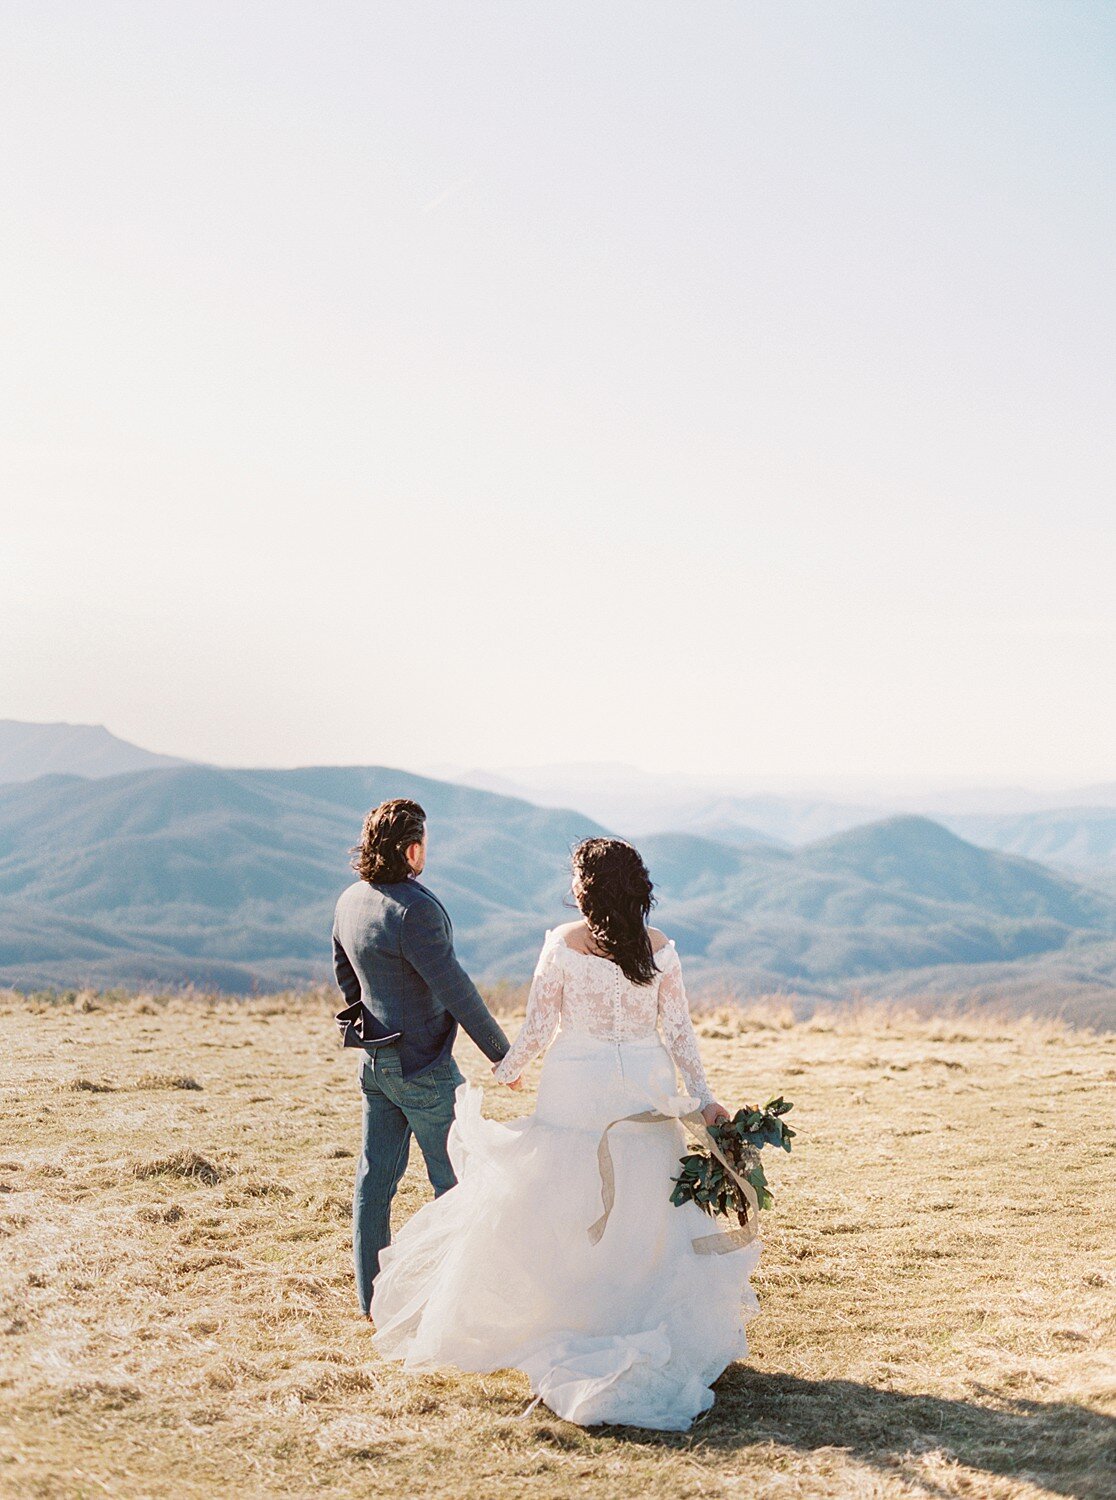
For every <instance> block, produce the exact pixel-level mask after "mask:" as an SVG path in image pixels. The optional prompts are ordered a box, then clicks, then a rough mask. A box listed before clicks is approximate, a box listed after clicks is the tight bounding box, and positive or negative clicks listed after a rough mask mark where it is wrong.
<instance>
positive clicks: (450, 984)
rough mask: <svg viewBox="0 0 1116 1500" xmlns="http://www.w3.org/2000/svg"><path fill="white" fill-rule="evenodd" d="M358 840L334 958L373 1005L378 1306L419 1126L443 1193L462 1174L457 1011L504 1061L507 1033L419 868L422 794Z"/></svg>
mask: <svg viewBox="0 0 1116 1500" xmlns="http://www.w3.org/2000/svg"><path fill="white" fill-rule="evenodd" d="M353 852H354V854H355V855H356V858H355V859H354V860H353V868H354V870H356V872H357V873H358V875H359V876H360V879H359V880H358V881H356V882H355V883H354V884H353V885H351V886H349V888H348V889H347V890H345V891H343V892H342V894H341V897H340V899H339V900H338V902H337V910H336V912H335V914H334V919H333V969H334V973H335V974H336V976H337V983H338V984H339V985H340V987H341V989H342V991H343V993H344V995H345V999H346V1001H347V1002H348V1003H349V1004H350V1005H353V1004H355V1003H357V1002H358V1001H363V1003H364V1006H365V1008H366V1010H367V1011H368V1012H370V1015H371V1023H370V1024H369V1022H368V1021H367V1020H366V1022H365V1025H364V1026H363V1028H362V1035H363V1036H364V1037H365V1040H364V1045H365V1046H366V1047H367V1049H368V1056H367V1057H366V1058H365V1060H364V1062H363V1063H362V1065H361V1071H360V1086H361V1089H362V1090H363V1093H364V1141H363V1145H362V1149H361V1156H360V1161H359V1163H358V1165H357V1172H356V1187H355V1190H354V1193H353V1260H354V1264H355V1267H356V1282H357V1294H358V1296H359V1297H360V1305H361V1308H362V1310H363V1312H364V1315H365V1316H366V1317H367V1316H368V1310H369V1304H370V1303H371V1301H372V1283H373V1281H374V1279H375V1277H376V1273H377V1271H378V1270H379V1268H380V1252H381V1250H383V1248H384V1247H385V1245H387V1244H389V1243H390V1241H391V1200H392V1199H393V1198H394V1196H395V1190H396V1188H397V1187H398V1186H399V1183H400V1180H401V1178H402V1176H403V1173H404V1172H405V1171H406V1169H407V1156H408V1153H409V1151H410V1145H411V1136H412V1135H414V1136H415V1138H416V1139H417V1141H418V1143H419V1147H420V1148H421V1150H422V1154H423V1156H424V1157H425V1159H426V1171H427V1175H428V1176H429V1178H430V1185H431V1187H433V1189H434V1194H435V1197H437V1196H439V1195H440V1194H442V1193H444V1192H445V1191H446V1190H447V1189H448V1188H451V1187H453V1186H454V1183H455V1182H456V1180H457V1179H456V1177H455V1176H454V1172H453V1167H452V1166H451V1165H450V1160H449V1155H448V1153H447V1150H446V1139H447V1136H448V1135H449V1128H450V1125H451V1124H452V1122H453V1106H454V1090H455V1089H456V1088H457V1086H458V1084H460V1083H463V1082H464V1078H463V1076H462V1074H461V1071H460V1069H459V1068H458V1066H457V1064H456V1063H455V1062H454V1060H453V1043H454V1038H455V1037H456V1035H457V1026H458V1022H460V1024H461V1025H462V1026H464V1028H465V1030H466V1031H467V1032H468V1033H469V1035H470V1036H471V1037H472V1039H473V1041H474V1042H476V1044H477V1046H478V1047H479V1048H480V1049H481V1051H482V1052H483V1053H484V1054H485V1056H486V1057H487V1058H489V1059H490V1060H491V1061H492V1062H494V1063H495V1062H499V1061H500V1059H501V1058H502V1057H503V1056H504V1054H505V1052H507V1050H508V1039H507V1037H506V1036H505V1035H504V1033H503V1031H502V1030H501V1029H500V1027H499V1025H498V1024H497V1022H496V1021H495V1019H494V1018H493V1016H492V1014H491V1012H490V1011H489V1009H488V1007H487V1006H486V1005H485V1003H484V1001H483V1000H482V999H481V996H480V994H479V993H478V991H477V988H476V986H475V985H474V984H473V981H472V980H471V979H470V978H469V976H468V975H467V974H466V973H465V970H464V969H463V968H462V967H461V965H460V964H459V963H458V961H457V958H456V956H455V954H454V951H453V928H452V926H451V923H450V919H449V913H448V912H447V911H446V909H445V907H444V906H443V905H442V903H441V902H440V901H439V900H438V898H437V896H435V895H434V893H433V892H432V891H430V890H427V888H426V886H424V885H420V884H419V881H418V880H417V879H416V877H417V876H419V875H421V874H422V871H423V866H424V865H425V863H426V814H425V813H424V812H423V810H422V808H421V807H420V806H419V804H418V803H417V802H412V801H411V800H410V799H409V798H407V797H395V798H392V799H391V801H388V802H381V803H380V805H379V807H374V808H373V809H372V811H371V812H370V813H369V814H368V816H367V817H366V818H365V820H364V829H363V832H362V834H361V841H360V845H359V847H358V848H357V849H355V850H354V851H353ZM378 1037H384V1038H388V1039H387V1040H384V1041H382V1042H381V1041H377V1038H378Z"/></svg>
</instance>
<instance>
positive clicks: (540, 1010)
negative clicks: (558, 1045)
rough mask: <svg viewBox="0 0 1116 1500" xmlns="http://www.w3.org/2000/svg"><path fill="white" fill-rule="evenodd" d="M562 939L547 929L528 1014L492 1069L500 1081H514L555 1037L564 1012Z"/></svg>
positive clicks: (529, 1001)
mask: <svg viewBox="0 0 1116 1500" xmlns="http://www.w3.org/2000/svg"><path fill="white" fill-rule="evenodd" d="M560 941H561V939H558V938H556V937H555V935H554V931H553V929H550V930H549V931H548V932H547V934H546V941H545V942H544V943H543V946H542V952H541V953H540V954H539V961H538V963H537V964H536V965H535V973H534V977H533V978H532V980H531V989H530V991H529V993H528V995H527V1016H526V1019H525V1020H524V1022H523V1025H522V1026H521V1027H520V1029H519V1035H518V1036H517V1037H516V1039H515V1041H514V1042H513V1043H512V1044H511V1047H510V1048H509V1050H508V1052H507V1054H506V1055H505V1057H504V1059H503V1061H502V1062H500V1063H499V1064H498V1066H497V1067H496V1068H495V1070H494V1072H493V1077H494V1078H495V1079H496V1081H497V1083H514V1081H515V1080H516V1079H517V1078H518V1077H519V1075H520V1074H521V1073H522V1072H523V1069H524V1068H525V1067H526V1066H527V1064H528V1063H529V1062H530V1061H531V1059H532V1058H533V1057H538V1055H539V1053H540V1052H545V1051H546V1049H547V1047H549V1046H550V1043H551V1042H552V1041H553V1040H554V1033H555V1032H556V1031H557V1030H558V1022H559V1019H560V1018H561V1015H562V977H563V969H562V956H561V954H560V953H558V951H557V948H558V944H559V942H560Z"/></svg>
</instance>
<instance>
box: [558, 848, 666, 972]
mask: <svg viewBox="0 0 1116 1500" xmlns="http://www.w3.org/2000/svg"><path fill="white" fill-rule="evenodd" d="M571 857H572V861H573V869H574V874H575V875H576V876H577V877H578V881H579V885H580V891H579V895H578V906H580V908H581V914H582V916H583V917H584V918H585V920H586V922H587V923H588V925H589V931H590V934H591V935H592V938H593V941H594V942H595V943H596V945H597V947H598V948H600V949H601V950H602V953H603V955H604V956H605V957H607V958H611V959H612V961H613V963H616V964H619V965H620V967H621V969H623V971H624V973H625V975H626V976H627V978H628V979H630V980H631V982H632V983H633V984H650V983H651V981H652V980H653V979H654V977H655V974H656V973H657V970H656V968H655V960H654V958H653V957H652V948H651V939H650V938H649V937H648V935H647V915H648V913H649V912H650V910H651V908H652V906H653V905H654V904H655V897H654V896H653V895H652V891H653V889H654V887H653V886H652V884H651V876H650V875H649V874H648V873H647V866H646V865H645V864H644V863H643V860H642V859H641V857H640V854H639V850H638V849H634V848H633V847H632V845H631V844H626V843H625V842H624V840H623V839H601V838H595V839H582V841H581V843H580V844H578V845H576V846H575V848H574V850H573V854H572V856H571Z"/></svg>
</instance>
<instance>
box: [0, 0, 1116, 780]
mask: <svg viewBox="0 0 1116 1500" xmlns="http://www.w3.org/2000/svg"><path fill="white" fill-rule="evenodd" d="M0 24H2V29H3V33H4V38H3V61H2V69H3V72H2V76H0V170H2V173H3V189H4V191H3V203H4V209H3V215H2V221H0V276H2V286H3V293H2V295H3V306H2V324H0V328H2V336H3V351H4V352H3V373H2V385H0V482H2V485H3V496H4V498H3V502H2V503H3V507H4V516H3V548H2V556H0V630H2V655H0V717H11V718H22V719H64V720H71V721H79V722H84V721H90V722H100V723H105V724H107V725H108V726H109V728H110V729H112V730H114V731H115V732H116V733H118V734H121V735H124V736H125V737H127V738H130V739H135V740H138V741H140V742H141V743H143V744H145V745H148V746H150V747H151V748H153V749H158V750H164V751H169V752H172V753H176V754H181V755H187V756H193V757H198V758H203V759H212V760H217V761H221V762H226V763H232V764H263V763H270V764H293V763H304V762H311V761H345V762H357V761H359V762H387V763H390V764H396V765H413V766H418V765H425V764H431V763H435V762H446V763H451V762H452V763H459V764H470V763H471V764H476V765H489V766H500V765H503V764H507V763H515V762H531V761H562V760H596V761H601V760H622V761H630V762H633V763H636V764H639V765H642V766H645V767H647V768H649V769H652V770H664V771H666V770H671V771H694V772H718V773H720V772H725V773H739V774H741V775H745V776H755V775H762V774H763V773H766V772H776V771H777V772H780V773H782V774H784V775H785V774H787V773H801V774H803V775H816V774H835V775H836V774H844V775H874V774H880V775H884V774H886V775H902V774H912V775H913V774H929V773H942V774H946V773H950V774H957V775H972V776H974V777H980V778H985V779H987V778H988V777H996V778H1001V777H1002V778H1014V779H1019V778H1022V779H1026V778H1028V777H1031V778H1050V777H1053V778H1060V779H1065V780H1067V781H1072V780H1075V779H1081V780H1088V779H1093V778H1107V779H1111V778H1112V777H1113V776H1116V690H1114V687H1113V684H1114V683H1116V485H1114V481H1116V437H1114V434H1116V422H1114V420H1113V414H1114V405H1113V397H1114V391H1113V385H1114V381H1113V371H1114V355H1113V350H1114V348H1116V327H1114V324H1116V316H1114V313H1116V275H1114V271H1116V267H1114V264H1113V260H1114V257H1113V246H1114V245H1116V191H1114V190H1116V181H1114V178H1116V171H1114V164H1116V89H1114V86H1113V76H1114V68H1116V6H1114V5H1113V4H1112V3H1111V0H1096V3H1087V0H1047V3H1042V4H1033V3H1027V0H1002V3H1001V0H961V3H956V4H954V3H950V0H917V3H916V0H906V3H904V0H879V3H870V4H869V3H855V0H841V3H840V4H833V3H832V0H817V3H801V0H799V3H795V4H792V5H786V4H775V3H770V0H764V3H744V0H738V3H734V4H719V3H714V0H701V3H700V4H696V3H695V4H684V3H681V0H671V3H656V0H633V3H613V0H591V3H584V4H583V3H571V0H549V3H547V4H537V3H529V0H506V3H492V0H468V3H464V0H456V3H444V4H428V3H422V0H396V3H393V4H377V3H370V0H362V3H328V0H327V3H322V0H303V3H299V4H290V3H276V0H266V3H258V4H252V3H244V0H237V3H234V4H229V3H227V0H222V3H220V4H207V3H201V0H179V3H166V0H135V3H128V4H116V3H111V0H86V3H69V4H58V3H52V0H3V3H2V5H0Z"/></svg>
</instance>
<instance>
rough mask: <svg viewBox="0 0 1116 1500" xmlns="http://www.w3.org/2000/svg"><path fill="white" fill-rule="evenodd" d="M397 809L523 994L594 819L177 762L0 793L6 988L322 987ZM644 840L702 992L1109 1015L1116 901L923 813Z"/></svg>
mask: <svg viewBox="0 0 1116 1500" xmlns="http://www.w3.org/2000/svg"><path fill="white" fill-rule="evenodd" d="M389 796H413V797H416V798H417V799H418V800H419V801H420V802H422V804H423V806H424V807H425V808H426V810H427V813H428V815H429V819H430V851H429V862H428V866H427V871H426V873H425V875H424V879H428V880H429V882H430V884H431V885H432V887H433V888H434V889H436V890H437V891H438V893H439V894H440V895H441V896H442V897H443V899H444V900H445V901H446V903H447V905H448V907H449V909H450V911H451V913H452V915H453V919H454V923H455V933H456V938H457V944H458V950H459V953H460V954H461V957H462V959H463V960H464V961H465V962H466V964H467V965H468V966H469V967H470V969H471V971H472V972H473V973H474V974H476V975H477V976H478V977H479V978H482V979H488V980H495V979H500V978H506V979H509V980H513V981H521V980H524V979H526V978H527V977H528V976H529V974H530V972H531V968H532V966H533V963H534V960H535V958H536V956H537V953H538V949H539V945H540V943H541V940H542V936H543V932H544V930H545V928H547V927H551V926H554V925H555V924H556V923H558V922H561V921H563V920H565V919H566V918H568V917H569V916H570V915H572V908H571V907H569V906H568V905H564V901H568V879H569V863H568V861H569V851H570V848H571V846H572V845H573V844H574V843H575V842H576V841H577V840H578V839H580V838H583V837H586V836H587V835H590V834H600V833H603V832H605V831H606V830H605V829H603V828H602V827H601V826H600V825H599V824H597V823H594V822H593V821H592V820H590V819H589V818H587V817H584V816H583V815H582V814H580V813H575V812H570V811H568V810H564V809H560V808H541V807H536V806H534V805H533V804H531V803H530V802H527V801H524V800H523V799H521V798H518V797H509V796H504V795H500V794H498V793H495V792H489V791H484V790H480V789H477V788H474V787H468V786H461V785H457V784H455V783H452V782H445V781H438V780H435V779H433V778H430V777H423V776H417V775H414V774H412V773H409V772H406V771H399V770H393V769H390V768H387V767H328V766H327V767H309V768H305V769H301V770H294V771H277V770H221V769H218V768H215V767H209V766H191V765H187V766H182V767H177V768H170V769H156V770H145V771H139V772H134V773H130V774H126V775H119V776H112V777H105V778H100V779H87V778H81V777H76V776H59V775H49V776H43V777H39V778H38V779H36V780H34V781H29V782H22V783H16V784H11V785H7V786H0V984H8V985H16V986H19V987H23V988H27V987H31V988H35V987H43V986H48V985H55V986H57V985H74V984H82V983H91V984H99V985H104V984H112V983H127V984H136V983H142V982H150V983H157V984H168V983H181V982H194V983H197V984H202V985H209V986H215V987H220V988H224V989H231V990H237V991H243V990H249V989H251V988H253V987H270V986H275V985H278V984H288V983H290V984H297V983H305V982H307V981H312V980H319V979H326V978H328V977H329V941H328V939H329V927H330V918H331V914H332V909H333V903H334V901H335V900H336V897H337V895H338V893H339V892H340V891H341V890H342V889H343V888H344V886H345V885H346V884H348V883H349V882H350V881H351V880H352V879H353V878H355V877H354V876H353V874H352V871H351V870H350V868H349V865H348V850H349V848H350V846H351V845H352V844H354V843H355V842H356V840H357V838H358V836H359V832H360V825H361V821H362V819H363V816H364V813H365V811H366V810H367V809H368V808H369V807H370V806H373V805H374V804H376V803H377V802H379V801H382V800H383V799H384V798H386V797H389ZM638 843H639V847H640V849H641V851H642V852H643V854H644V857H645V858H646V860H647V862H648V865H649V867H650V869H651V873H652V877H653V879H654V880H655V883H656V891H657V897H658V905H657V907H656V910H655V913H654V917H653V920H655V921H656V922H657V923H658V924H659V925H660V926H662V927H664V928H665V929H666V930H667V931H668V932H669V933H670V935H671V936H672V937H674V938H675V940H676V941H677V943H678V946H679V949H680V951H681V952H682V954H683V956H684V958H685V961H686V970H687V975H688V977H689V979H690V981H691V984H692V986H693V987H694V988H695V989H696V988H700V987H702V986H703V985H719V986H722V987H724V988H727V989H729V990H732V991H735V992H737V993H740V994H748V993H754V992H770V991H772V990H778V989H783V990H793V991H795V992H796V993H799V994H803V995H811V996H816V997H836V996H839V995H840V994H843V993H848V992H849V988H850V985H852V986H855V987H858V988H861V989H864V988H865V987H870V986H878V985H879V984H882V983H884V982H885V981H886V982H887V983H889V984H890V985H891V986H892V987H893V988H894V989H895V990H896V991H897V992H898V991H903V992H909V991H910V989H911V985H912V984H914V985H917V982H918V976H919V975H920V974H921V975H925V976H927V978H928V980H929V979H930V978H931V977H932V982H933V984H934V986H935V987H936V989H937V990H938V991H939V992H945V991H946V989H947V988H948V987H949V985H950V984H952V986H953V989H954V991H960V990H962V989H964V987H965V979H966V975H967V974H969V973H970V972H971V973H976V972H978V971H979V972H981V973H982V974H987V973H988V972H990V971H991V970H992V969H994V970H995V971H996V972H997V973H998V974H999V975H1000V980H999V982H1000V983H1001V984H1002V985H1003V986H1004V988H1005V990H1006V991H1011V990H1012V988H1013V987H1014V988H1016V989H1018V987H1019V986H1020V985H1023V986H1024V987H1027V986H1030V988H1031V989H1033V988H1034V980H1035V974H1036V973H1037V972H1038V971H1039V969H1041V972H1042V975H1043V976H1044V979H1043V983H1044V984H1045V986H1046V990H1045V993H1046V996H1047V999H1048V1001H1049V1002H1050V1004H1049V1005H1048V1006H1047V1007H1046V1008H1050V1006H1052V1005H1053V1004H1055V1003H1057V1002H1058V1001H1059V999H1061V1000H1064V999H1065V997H1066V995H1067V994H1078V993H1079V992H1080V994H1081V995H1084V994H1085V993H1086V992H1088V994H1089V995H1090V996H1091V997H1092V1000H1091V1001H1090V1003H1091V1004H1092V1003H1093V1002H1094V1001H1095V1005H1094V1008H1096V1006H1099V1007H1100V1009H1101V1010H1102V1011H1103V1010H1104V1009H1105V1007H1106V1006H1108V1005H1109V1004H1110V1003H1111V1004H1112V1005H1113V1010H1114V1012H1116V963H1110V960H1111V959H1113V958H1116V899H1114V897H1113V895H1112V894H1110V893H1108V892H1106V891H1104V890H1101V889H1099V888H1090V887H1086V886H1084V885H1082V884H1079V883H1078V882H1076V881H1074V880H1071V879H1069V878H1068V877H1066V876H1064V875H1061V874H1057V873H1055V872H1054V871H1052V870H1049V869H1047V868H1045V867H1044V866H1042V865H1040V864H1037V863H1035V862H1034V861H1032V860H1028V859H1024V858H1020V857H1018V856H1015V855H1008V854H1001V853H997V852H994V851H992V850H989V849H983V848H979V847H977V846H976V845H974V844H971V843H968V842H966V841H965V840H964V839H961V838H959V837H957V835H956V834H954V833H951V832H950V831H949V830H947V829H945V828H943V827H942V826H941V825H940V824H938V823H936V822H934V821H932V820H931V819H928V818H924V817H917V816H898V817H891V818H885V819H881V820H878V821H876V822H873V823H868V824H864V825H862V826H860V827H857V828H853V829H850V830H847V831H845V832H843V833H840V834H836V835H834V836H831V837H829V838H825V839H821V840H819V841H817V842H815V843H812V844H808V845H805V846H803V847H802V848H799V849H785V848H780V847H776V846H773V845H767V846H764V845H760V846H752V847H745V848H741V847H737V846H733V845H732V844H729V843H722V842H719V841H717V840H714V839H709V838H703V837H701V836H699V835H697V834H694V833H662V834H652V835H648V836H646V837H644V838H641V839H639V840H638ZM1036 966H1038V968H1036ZM1110 969H1111V972H1112V978H1111V981H1110V980H1109V979H1108V978H1107V977H1106V976H1107V975H1108V974H1109V972H1110ZM1067 986H1068V989H1067V988H1066V987H1067ZM1075 987H1076V988H1075ZM1041 998H1042V997H1041V996H1040V997H1039V999H1041ZM1035 1003H1038V1001H1037V1000H1036V1002H1035Z"/></svg>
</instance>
